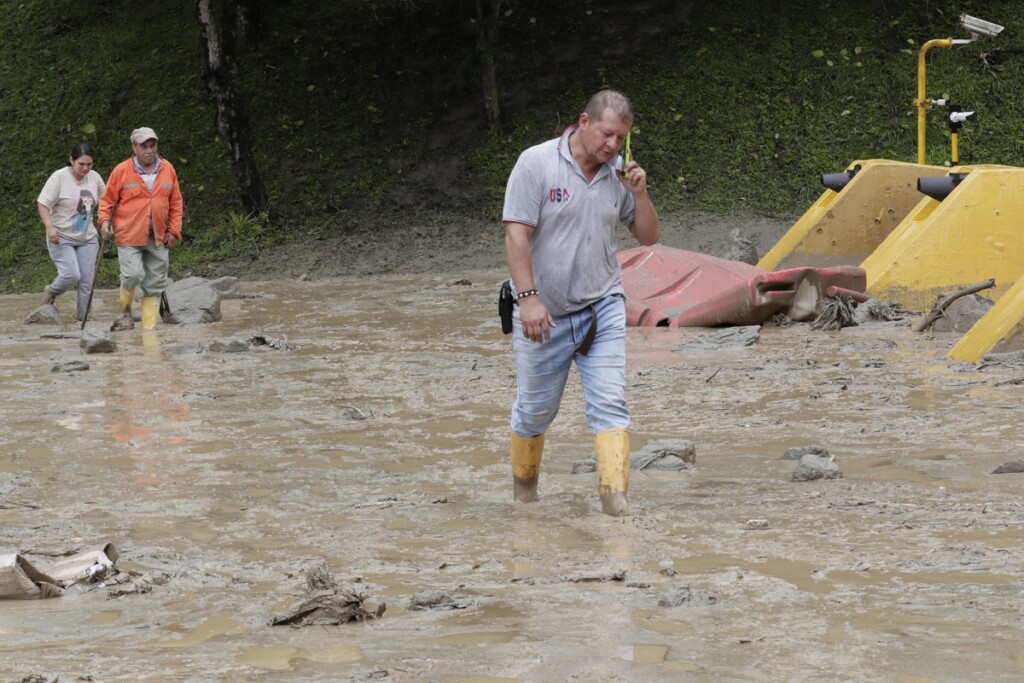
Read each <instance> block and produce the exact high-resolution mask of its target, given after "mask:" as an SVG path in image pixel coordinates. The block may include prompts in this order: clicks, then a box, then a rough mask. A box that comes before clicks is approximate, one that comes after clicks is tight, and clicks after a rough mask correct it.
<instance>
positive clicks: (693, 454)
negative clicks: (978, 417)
mask: <svg viewBox="0 0 1024 683" xmlns="http://www.w3.org/2000/svg"><path fill="white" fill-rule="evenodd" d="M695 464H697V449H696V448H695V447H694V445H693V443H692V442H690V441H685V440H679V441H651V442H649V443H648V444H647V445H646V446H644V447H643V449H641V450H640V451H638V452H636V453H630V455H629V469H631V470H637V471H639V470H645V471H648V472H683V471H685V470H688V469H690V465H695ZM596 471H597V462H596V461H595V460H594V458H593V457H591V458H584V459H582V460H577V461H576V462H574V463H573V464H572V473H573V474H584V473H587V472H596Z"/></svg>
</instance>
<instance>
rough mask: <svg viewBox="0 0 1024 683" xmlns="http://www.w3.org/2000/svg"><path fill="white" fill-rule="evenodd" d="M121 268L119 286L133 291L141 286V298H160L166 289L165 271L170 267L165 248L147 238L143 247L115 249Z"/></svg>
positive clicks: (167, 252)
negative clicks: (147, 240)
mask: <svg viewBox="0 0 1024 683" xmlns="http://www.w3.org/2000/svg"><path fill="white" fill-rule="evenodd" d="M117 262H118V263H119V264H120V266H121V286H122V287H124V288H125V289H135V288H136V287H139V286H140V285H141V286H142V296H160V295H161V294H163V291H164V290H165V289H167V271H168V269H169V268H170V265H171V259H170V252H169V251H168V250H167V247H166V246H164V245H162V244H157V243H156V242H154V241H153V238H152V237H150V238H149V244H147V245H146V246H144V247H121V246H119V247H118V248H117Z"/></svg>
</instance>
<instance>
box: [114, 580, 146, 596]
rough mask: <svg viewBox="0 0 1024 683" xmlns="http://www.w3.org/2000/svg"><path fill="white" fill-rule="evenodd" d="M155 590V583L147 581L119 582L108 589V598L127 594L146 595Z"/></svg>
mask: <svg viewBox="0 0 1024 683" xmlns="http://www.w3.org/2000/svg"><path fill="white" fill-rule="evenodd" d="M152 591H153V584H151V583H147V582H145V581H140V582H138V583H128V584H118V585H115V586H114V587H112V588H110V590H108V591H107V598H109V599H114V598H123V597H125V596H126V595H145V594H146V593H151V592H152Z"/></svg>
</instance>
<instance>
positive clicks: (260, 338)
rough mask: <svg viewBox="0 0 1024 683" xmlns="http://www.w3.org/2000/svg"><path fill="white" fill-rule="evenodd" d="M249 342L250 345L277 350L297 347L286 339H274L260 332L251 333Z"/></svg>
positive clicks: (295, 348) (288, 349)
mask: <svg viewBox="0 0 1024 683" xmlns="http://www.w3.org/2000/svg"><path fill="white" fill-rule="evenodd" d="M249 344H250V345H251V346H268V347H270V348H272V349H277V350H278V351H295V350H297V349H298V348H299V347H298V346H295V345H294V344H289V343H288V340H287V339H275V338H274V337H270V336H267V335H265V334H261V333H256V334H254V335H251V336H250V337H249Z"/></svg>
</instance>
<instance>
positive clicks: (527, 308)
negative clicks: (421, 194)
mask: <svg viewBox="0 0 1024 683" xmlns="http://www.w3.org/2000/svg"><path fill="white" fill-rule="evenodd" d="M519 322H521V323H522V324H523V336H524V337H526V338H527V339H529V340H530V341H535V342H538V343H540V342H543V341H547V340H548V339H551V328H552V327H554V326H555V321H554V320H553V319H552V318H551V314H550V313H548V308H547V306H545V305H544V303H543V302H542V301H541V300H540V297H539V296H537V295H533V296H528V297H525V298H523V299H519Z"/></svg>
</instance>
